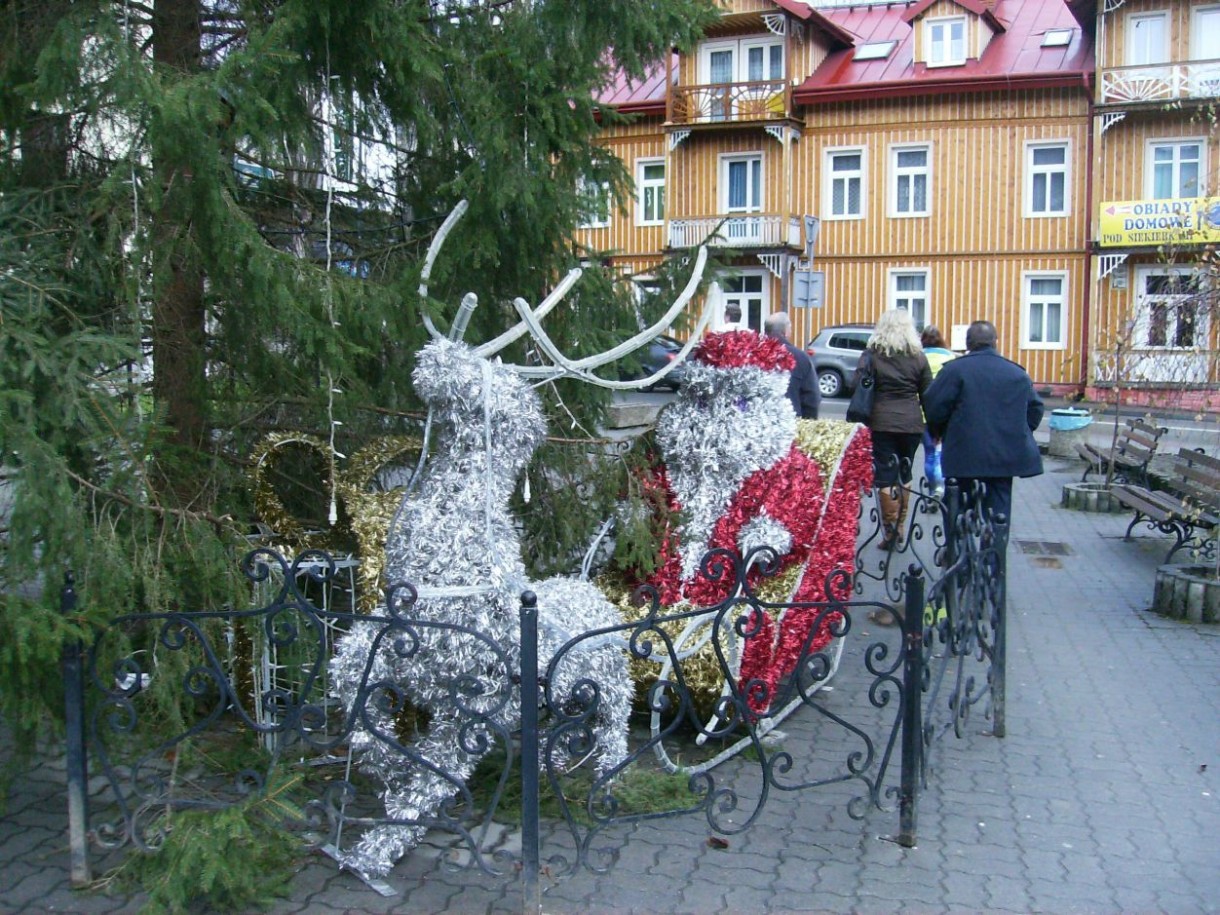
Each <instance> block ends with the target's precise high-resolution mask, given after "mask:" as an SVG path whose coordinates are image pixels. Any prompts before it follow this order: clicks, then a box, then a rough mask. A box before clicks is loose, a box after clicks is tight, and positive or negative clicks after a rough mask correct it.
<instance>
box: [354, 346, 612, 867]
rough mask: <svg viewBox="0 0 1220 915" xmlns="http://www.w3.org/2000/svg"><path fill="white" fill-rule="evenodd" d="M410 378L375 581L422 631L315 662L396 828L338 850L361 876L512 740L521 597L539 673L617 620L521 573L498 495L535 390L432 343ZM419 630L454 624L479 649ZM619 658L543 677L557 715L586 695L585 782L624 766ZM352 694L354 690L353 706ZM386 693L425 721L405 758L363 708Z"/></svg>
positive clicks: (554, 581) (591, 650) (523, 447)
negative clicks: (425, 432) (592, 692)
mask: <svg viewBox="0 0 1220 915" xmlns="http://www.w3.org/2000/svg"><path fill="white" fill-rule="evenodd" d="M412 377H413V380H414V383H415V388H416V390H417V391H418V392H419V394H420V396H421V397H422V398H423V400H424V401H425V402H426V403H427V404H428V405H429V407H430V408H431V409H432V410H433V414H434V417H435V419H436V422H437V429H438V437H437V450H436V455H435V456H434V459H433V460H432V462H431V463H430V464H429V465H428V467H427V469H426V470H425V472H424V475H423V477H422V478H421V480H420V484H419V486H418V488H417V490H416V492H415V494H414V495H413V496H408V497H407V499H406V501H405V502H404V504H403V507H402V510H401V520H400V522H399V523H398V525H397V526H396V527H395V529H394V530H393V531H392V532H391V535H390V537H389V539H388V540H387V542H386V580H387V581H390V582H410V583H411V585H412V586H414V587H415V588H416V589H417V590H418V594H419V599H418V601H417V602H416V603H414V604H413V605H412V606H410V607H409V608H408V609H407V611H406V615H407V616H408V617H409V619H412V620H415V619H418V620H420V621H423V622H424V623H425V625H421V626H418V627H410V635H411V638H408V639H403V638H396V637H395V634H394V633H393V632H392V631H391V632H390V634H389V636H388V637H387V636H386V635H385V634H384V629H385V624H384V623H381V624H378V623H376V622H372V621H370V622H368V623H358V624H357V625H356V626H355V627H353V629H352V631H351V632H350V633H349V634H348V635H347V636H345V637H344V638H343V640H342V641H341V643H340V644H339V646H338V648H337V650H336V652H335V656H334V658H333V660H332V661H331V666H330V672H331V677H332V680H333V682H334V683H335V685H336V689H337V692H338V695H339V696H340V698H341V699H342V701H343V702H344V705H345V707H346V708H348V709H349V713H350V714H352V715H354V719H355V727H354V730H353V737H352V746H353V749H354V750H355V751H356V752H358V753H359V757H360V764H361V767H362V768H363V769H364V770H365V771H367V772H369V773H371V774H372V775H374V776H376V777H377V778H378V779H379V780H380V781H381V782H382V784H383V791H382V796H383V799H384V802H385V808H386V813H387V815H388V816H389V817H390V818H391V819H395V820H400V821H403V822H401V823H392V824H387V825H382V826H377V827H374V828H372V829H369V830H367V831H366V832H365V833H364V835H363V836H361V838H360V839H359V841H358V842H357V843H356V844H355V845H354V846H353V847H352V848H351V849H350V850H348V851H345V852H343V853H342V860H343V863H344V864H345V865H347V866H348V867H351V868H353V869H355V870H356V871H358V872H360V873H362V874H366V875H370V876H381V875H384V874H386V873H387V872H388V871H389V870H390V869H391V868H392V867H393V866H394V863H395V862H396V861H397V860H398V859H399V858H401V857H402V856H403V855H404V854H405V853H406V852H408V851H410V849H412V848H413V847H414V846H415V845H416V844H417V843H418V842H419V840H420V839H421V838H422V836H423V833H424V831H425V827H424V826H422V825H411V824H415V823H419V822H420V821H422V820H426V819H427V818H429V817H433V816H435V815H436V814H437V812H438V811H440V810H442V808H443V805H444V804H445V803H446V802H447V801H448V800H449V799H451V798H452V797H454V796H455V795H456V794H457V793H458V791H459V790H460V786H461V785H462V784H463V783H464V782H465V781H466V779H467V778H469V776H470V774H471V772H472V771H473V770H474V767H475V766H476V765H477V764H478V762H479V760H480V759H481V758H482V757H483V756H484V755H486V753H487V752H489V751H490V749H491V746H492V743H493V742H494V736H495V735H496V734H497V733H499V734H504V733H509V732H511V731H513V730H515V729H516V728H517V726H518V724H519V721H520V706H521V698H520V690H519V688H518V687H516V686H510V685H509V684H510V682H511V681H510V675H511V674H513V673H514V672H516V671H518V670H519V669H520V666H519V660H520V651H521V646H520V628H519V627H520V622H519V616H518V607H519V600H520V595H521V593H522V592H523V591H525V590H532V591H534V592H535V593H536V594H537V595H538V615H539V669H540V670H545V666H546V665H547V664H549V663H550V662H551V660H552V659H553V658H554V657H555V655H556V653H557V652H558V650H559V648H560V647H561V646H563V645H564V644H565V643H566V642H567V641H568V640H569V639H571V638H576V637H579V636H581V635H583V634H584V633H587V632H590V631H592V630H595V629H602V628H606V627H613V626H617V625H620V624H622V622H623V619H622V616H621V614H620V613H619V611H618V609H617V608H616V607H615V606H614V605H613V604H611V603H610V602H609V601H608V600H606V598H605V597H604V596H603V595H602V594H601V592H600V591H598V590H597V589H596V588H595V587H594V586H593V585H591V584H589V583H588V582H582V581H576V580H572V579H563V578H550V579H547V580H545V581H539V582H531V581H529V580H528V579H527V577H526V574H525V567H524V565H523V563H522V561H521V541H520V535H519V533H518V529H517V526H516V524H515V522H514V519H513V517H512V516H511V514H510V513H509V497H510V496H511V494H512V492H513V488H514V486H515V485H516V481H517V478H518V476H519V475H520V473H521V471H522V470H524V469H525V467H526V466H527V465H528V463H529V461H530V458H531V456H532V455H533V453H534V450H535V449H536V448H537V446H538V445H539V443H540V442H541V441H542V439H543V436H544V434H545V432H546V422H545V418H544V416H543V412H542V405H541V402H540V401H539V399H538V396H537V394H536V393H535V392H534V391H533V390H532V389H530V388H529V387H528V386H527V385H526V384H525V383H524V382H523V381H522V380H521V379H520V378H519V377H518V376H517V375H516V374H515V373H514V372H513V371H512V370H511V369H509V368H506V367H504V366H502V365H500V364H499V362H498V361H497V362H496V363H491V362H489V361H488V360H486V359H481V358H479V357H477V356H475V355H474V354H473V353H472V352H471V350H470V349H469V348H468V347H467V346H465V345H464V344H461V343H454V342H450V341H448V340H436V341H434V342H432V343H430V344H428V345H427V346H426V347H425V348H424V349H423V350H422V351H421V353H420V354H419V359H418V364H417V367H416V369H415V372H414V374H413V376H412ZM429 624H431V625H429ZM435 624H441V625H442V626H444V625H446V624H456V625H459V626H462V627H465V628H466V629H469V630H473V631H475V632H477V633H479V634H481V635H482V636H484V637H485V638H487V639H488V640H489V641H488V642H485V641H481V640H480V639H478V638H475V637H473V636H469V635H467V634H465V633H463V632H461V631H460V630H454V629H446V628H438V627H437V626H436V625H435ZM415 636H418V642H417V643H416V642H415V641H414V638H415ZM404 642H408V643H410V644H408V645H406V646H404V644H403V643H404ZM489 642H490V643H494V647H493V645H492V644H489ZM623 648H624V643H623V641H622V639H621V638H608V637H606V636H600V637H593V638H590V639H587V640H583V641H581V642H578V643H577V644H576V645H575V646H573V647H572V648H571V649H569V650H568V651H566V652H565V653H564V655H563V657H562V659H561V661H560V663H559V664H558V666H557V669H556V670H555V671H553V672H552V677H551V681H550V690H551V693H550V698H549V703H550V705H551V707H552V708H559V709H569V708H571V707H572V706H573V705H577V706H579V705H580V697H578V696H577V695H576V686H577V684H578V683H580V682H582V681H593V682H594V683H595V684H596V686H597V690H598V695H597V700H596V701H597V706H596V715H595V720H594V724H593V727H594V737H595V739H596V745H597V753H598V758H597V763H596V766H597V771H598V773H599V774H600V775H604V774H606V773H608V772H609V771H610V770H612V769H613V768H614V767H615V766H616V765H617V764H618V763H620V762H621V761H622V760H623V759H625V758H626V755H627V718H628V715H629V713H630V708H631V701H632V697H633V689H634V687H633V684H632V681H631V678H630V675H629V672H628V667H627V658H626V655H625V653H624V650H623ZM362 683H365V684H368V688H367V689H366V694H365V695H364V696H363V697H361V696H360V689H361V684H362ZM459 683H461V684H462V689H461V690H460V698H459V695H458V693H459V690H458V689H457V688H456V684H459ZM471 686H473V687H474V688H471ZM396 690H400V691H401V694H402V695H403V696H405V697H406V698H407V699H409V700H410V702H411V703H413V704H414V705H415V706H416V707H419V708H423V709H426V710H427V712H428V713H429V714H430V715H431V721H430V724H429V726H428V728H427V731H426V733H425V734H423V735H422V737H421V738H420V739H419V740H418V741H417V742H415V743H413V744H412V745H411V746H410V747H408V750H409V754H407V755H404V754H403V753H402V752H401V751H400V750H398V749H397V748H396V747H395V746H394V745H393V741H394V740H396V737H395V715H396V711H397V710H396V708H395V704H394V703H393V702H391V703H382V702H379V701H377V700H378V699H379V698H386V695H387V694H389V695H393V693H394V691H396ZM562 756H563V754H562V748H560V750H559V752H558V753H557V754H556V756H555V757H553V760H552V761H554V762H557V763H562V762H563V759H562Z"/></svg>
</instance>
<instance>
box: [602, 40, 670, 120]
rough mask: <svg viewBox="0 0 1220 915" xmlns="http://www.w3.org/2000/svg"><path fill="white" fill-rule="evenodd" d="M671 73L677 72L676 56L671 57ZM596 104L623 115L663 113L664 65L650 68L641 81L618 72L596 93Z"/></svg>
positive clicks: (660, 64)
mask: <svg viewBox="0 0 1220 915" xmlns="http://www.w3.org/2000/svg"><path fill="white" fill-rule="evenodd" d="M673 64H674V66H673V72H674V73H675V74H676V73H677V72H678V55H677V54H674V55H673ZM597 103H598V104H599V105H605V106H606V107H607V108H616V109H618V110H619V111H621V112H622V113H623V114H630V113H632V112H639V111H643V112H648V111H652V112H660V113H662V114H663V113H664V112H665V63H664V61H662V62H661V63H659V64H657V65H655V66H654V67H652V68H651V69H650V70H649V71H648V72H647V73H646V74H645V75H644V78H643V79H639V80H632V79H628V78H627V76H626V75H625V74H624V73H623V72H622V71H621V70H620V71H618V72H617V73H616V74H615V75H614V78H613V80H612V81H611V83H610V84H609V85H608V86H606V87H605V88H604V89H602V91H601V92H599V93H597Z"/></svg>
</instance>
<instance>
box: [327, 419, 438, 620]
mask: <svg viewBox="0 0 1220 915" xmlns="http://www.w3.org/2000/svg"><path fill="white" fill-rule="evenodd" d="M419 449H420V440H419V439H417V438H411V437H409V436H388V437H385V438H379V439H375V440H374V441H372V442H371V443H369V444H368V445H366V446H365V447H363V448H361V449H360V450H359V451H357V452H356V453H355V454H353V455H352V457H351V460H349V461H348V462H347V464H346V465H345V466H344V468H343V471H342V472H341V473H340V474H339V486H338V489H339V495H340V497H341V498H342V499H343V501H344V504H345V505H346V506H347V513H348V516H349V517H350V518H351V527H352V533H353V534H355V535H356V542H357V543H358V544H359V549H360V557H359V558H360V572H359V574H360V600H359V605H358V606H359V609H360V610H361V611H363V612H366V613H368V612H372V610H373V609H374V608H375V607H376V606H377V604H378V603H379V602H380V600H381V594H382V589H383V588H384V587H385V585H386V584H387V582H386V581H384V580H383V574H384V572H385V541H386V534H387V533H389V530H390V523H391V522H392V521H393V520H394V515H395V513H396V512H397V511H398V506H399V505H400V504H401V503H402V497H403V491H402V489H390V490H372V489H370V486H371V485H372V483H373V480H374V479H375V478H376V476H377V473H378V471H380V470H381V469H382V468H383V467H385V466H386V465H387V464H389V463H391V462H393V461H397V460H401V459H402V458H403V457H404V456H406V455H410V456H411V459H412V462H414V461H417V460H418V459H419Z"/></svg>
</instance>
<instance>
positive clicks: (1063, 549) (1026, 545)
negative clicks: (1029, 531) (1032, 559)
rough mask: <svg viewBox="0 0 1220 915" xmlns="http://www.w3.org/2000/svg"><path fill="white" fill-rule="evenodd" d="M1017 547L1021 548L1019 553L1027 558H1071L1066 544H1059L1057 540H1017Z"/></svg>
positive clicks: (1070, 552)
mask: <svg viewBox="0 0 1220 915" xmlns="http://www.w3.org/2000/svg"><path fill="white" fill-rule="evenodd" d="M1017 546H1019V547H1020V548H1021V552H1022V553H1025V554H1026V555H1027V556H1030V555H1039V554H1041V555H1043V556H1071V555H1072V551H1071V549H1069V548H1068V545H1067V544H1066V543H1061V542H1059V541H1058V540H1018V541H1017Z"/></svg>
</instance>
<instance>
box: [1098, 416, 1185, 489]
mask: <svg viewBox="0 0 1220 915" xmlns="http://www.w3.org/2000/svg"><path fill="white" fill-rule="evenodd" d="M1167 431H1169V430H1168V429H1166V428H1165V427H1164V426H1156V425H1153V424H1152V423H1150V422H1148V421H1146V420H1143V419H1140V418H1139V417H1135V418H1133V419H1129V420H1127V422H1126V423H1125V424H1124V426H1123V428H1121V429H1120V430H1119V431H1118V438H1117V440H1116V441H1115V443H1114V460H1113V461H1112V462H1111V460H1110V449H1109V448H1095V447H1093V446H1092V445H1090V444H1089V443H1088V442H1081V443H1079V444H1077V445H1076V453H1077V454H1079V455H1080V456H1081V457H1082V458H1084V459H1085V468H1084V476H1082V477H1081V478H1080V482H1081V483H1084V482H1085V481H1086V480H1088V478H1089V474H1090V473H1105V472H1106V469H1107V468H1108V467H1110V466H1111V465H1112V466H1113V470H1114V480H1115V481H1116V482H1119V483H1134V484H1137V485H1139V486H1144V487H1148V485H1149V481H1148V464H1149V462H1150V461H1151V460H1152V458H1153V456H1154V455H1155V454H1156V448H1157V444H1158V443H1159V442H1160V440H1161V436H1162V435H1164V434H1165V433H1166V432H1167Z"/></svg>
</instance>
